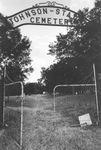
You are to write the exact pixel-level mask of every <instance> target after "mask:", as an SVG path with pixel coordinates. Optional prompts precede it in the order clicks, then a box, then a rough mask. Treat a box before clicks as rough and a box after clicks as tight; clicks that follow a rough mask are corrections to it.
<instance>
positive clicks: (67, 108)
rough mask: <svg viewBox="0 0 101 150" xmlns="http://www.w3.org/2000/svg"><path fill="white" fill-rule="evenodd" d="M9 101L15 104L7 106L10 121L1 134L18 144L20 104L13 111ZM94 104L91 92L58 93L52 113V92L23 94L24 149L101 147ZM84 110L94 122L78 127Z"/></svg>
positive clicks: (89, 149) (90, 149) (88, 149)
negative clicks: (59, 94) (87, 93)
mask: <svg viewBox="0 0 101 150" xmlns="http://www.w3.org/2000/svg"><path fill="white" fill-rule="evenodd" d="M15 99H16V98H15ZM13 100H14V98H13ZM10 104H11V105H12V106H13V105H14V107H13V110H12V109H10V118H11V121H10V124H9V127H8V128H7V129H6V135H5V134H4V135H5V136H4V137H5V138H6V137H7V140H8V141H12V140H11V139H12V138H13V139H14V140H16V141H17V142H18V143H19V132H20V131H19V125H20V124H19V123H20V113H19V106H18V104H17V106H18V109H17V110H16V111H14V109H16V108H15V104H14V101H13V102H11V101H10ZM95 106H96V105H95V96H94V95H84V96H82V95H77V96H73V95H69V96H61V97H60V96H59V97H56V113H54V111H53V110H54V107H53V96H52V95H32V96H26V97H25V103H24V126H23V129H24V131H23V150H101V128H100V126H96V125H95V123H96V107H95ZM12 111H14V112H16V113H15V114H14V112H13V113H12ZM85 113H90V115H91V119H92V121H93V125H92V126H89V127H85V128H81V127H80V125H79V121H78V116H79V115H83V114H85ZM12 114H13V117H11V116H12ZM15 118H16V119H15ZM12 122H13V124H12ZM10 137H12V138H10ZM5 138H4V139H5ZM1 141H2V140H1ZM4 145H5V144H4ZM12 145H13V146H14V144H12ZM0 148H1V147H0ZM13 148H14V147H13ZM17 148H18V147H17ZM17 148H16V147H15V148H14V150H17ZM0 150H6V149H3V148H2V149H0ZM8 150H12V149H8Z"/></svg>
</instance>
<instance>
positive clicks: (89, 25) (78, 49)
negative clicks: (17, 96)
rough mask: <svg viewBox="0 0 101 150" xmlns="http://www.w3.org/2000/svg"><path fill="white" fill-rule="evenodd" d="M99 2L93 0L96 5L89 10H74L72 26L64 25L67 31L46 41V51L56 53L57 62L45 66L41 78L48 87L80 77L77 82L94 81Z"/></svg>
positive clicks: (100, 60) (100, 45)
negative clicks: (47, 49)
mask: <svg viewBox="0 0 101 150" xmlns="http://www.w3.org/2000/svg"><path fill="white" fill-rule="evenodd" d="M98 3H99V4H101V1H98V0H96V2H95V7H94V8H93V9H92V10H90V11H89V10H88V9H86V8H85V9H84V10H82V11H81V10H79V11H78V15H77V14H74V17H73V18H71V21H72V24H73V25H74V26H75V27H72V28H67V34H66V35H63V34H59V35H58V36H57V37H56V41H55V42H54V43H51V44H50V45H49V54H50V55H54V56H55V58H56V60H57V64H54V65H52V66H50V68H48V69H44V70H43V72H42V78H43V79H44V81H45V83H46V85H48V87H49V88H50V89H51V87H53V85H56V84H61V83H62V84H66V83H67V84H69V83H78V81H80V80H81V82H80V83H82V81H83V83H88V81H89V82H90V83H93V78H92V70H93V68H92V66H93V63H96V64H101V57H100V56H101V23H100V19H99V18H100V9H99V7H98V6H101V5H99V4H98ZM57 68H58V69H57ZM59 68H60V69H59ZM99 69H100V70H101V67H99ZM50 76H51V77H50ZM58 79H59V80H58ZM53 82H54V84H52V83H53Z"/></svg>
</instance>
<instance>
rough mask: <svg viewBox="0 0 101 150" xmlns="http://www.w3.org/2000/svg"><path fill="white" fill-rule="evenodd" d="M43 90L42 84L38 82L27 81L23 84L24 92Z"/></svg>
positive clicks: (36, 92)
mask: <svg viewBox="0 0 101 150" xmlns="http://www.w3.org/2000/svg"><path fill="white" fill-rule="evenodd" d="M43 91H44V86H43V85H42V84H40V83H27V84H25V86H24V92H25V94H26V95H27V94H29V95H31V94H42V93H43Z"/></svg>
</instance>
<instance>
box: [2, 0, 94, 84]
mask: <svg viewBox="0 0 101 150" xmlns="http://www.w3.org/2000/svg"><path fill="white" fill-rule="evenodd" d="M50 1H51V2H53V0H50ZM94 1H95V0H55V2H57V3H59V4H63V5H64V6H67V7H70V9H72V10H74V11H78V9H83V8H84V7H88V8H89V9H91V8H92V7H93V6H94ZM42 2H47V1H45V0H0V12H1V13H2V14H3V15H4V16H10V15H13V14H15V13H17V12H19V11H22V10H24V9H27V8H30V7H32V6H33V5H35V4H39V3H42ZM20 30H21V33H22V35H24V36H27V37H29V39H30V40H31V41H32V45H31V49H32V52H31V59H32V60H33V62H32V66H33V68H34V72H33V73H32V74H31V75H30V76H28V78H29V79H28V80H27V82H36V81H37V79H39V78H40V77H41V76H40V71H41V67H48V66H50V64H52V63H53V60H54V58H53V57H52V56H50V55H47V53H48V45H49V43H51V42H54V41H55V40H56V35H59V33H62V34H66V31H67V30H66V27H52V26H50V27H49V26H37V25H25V26H21V27H20Z"/></svg>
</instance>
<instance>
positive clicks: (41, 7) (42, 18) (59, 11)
mask: <svg viewBox="0 0 101 150" xmlns="http://www.w3.org/2000/svg"><path fill="white" fill-rule="evenodd" d="M74 13H75V14H77V13H76V12H74V11H72V10H70V9H69V8H67V7H66V6H64V5H62V4H58V3H56V2H46V3H39V4H36V5H35V6H32V7H31V8H28V9H25V10H23V11H21V12H18V13H16V14H14V15H12V16H8V17H7V20H8V21H10V22H11V23H12V25H13V27H15V28H16V27H19V26H22V25H28V24H30V25H49V26H73V24H72V20H71V18H72V17H73V15H74Z"/></svg>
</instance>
